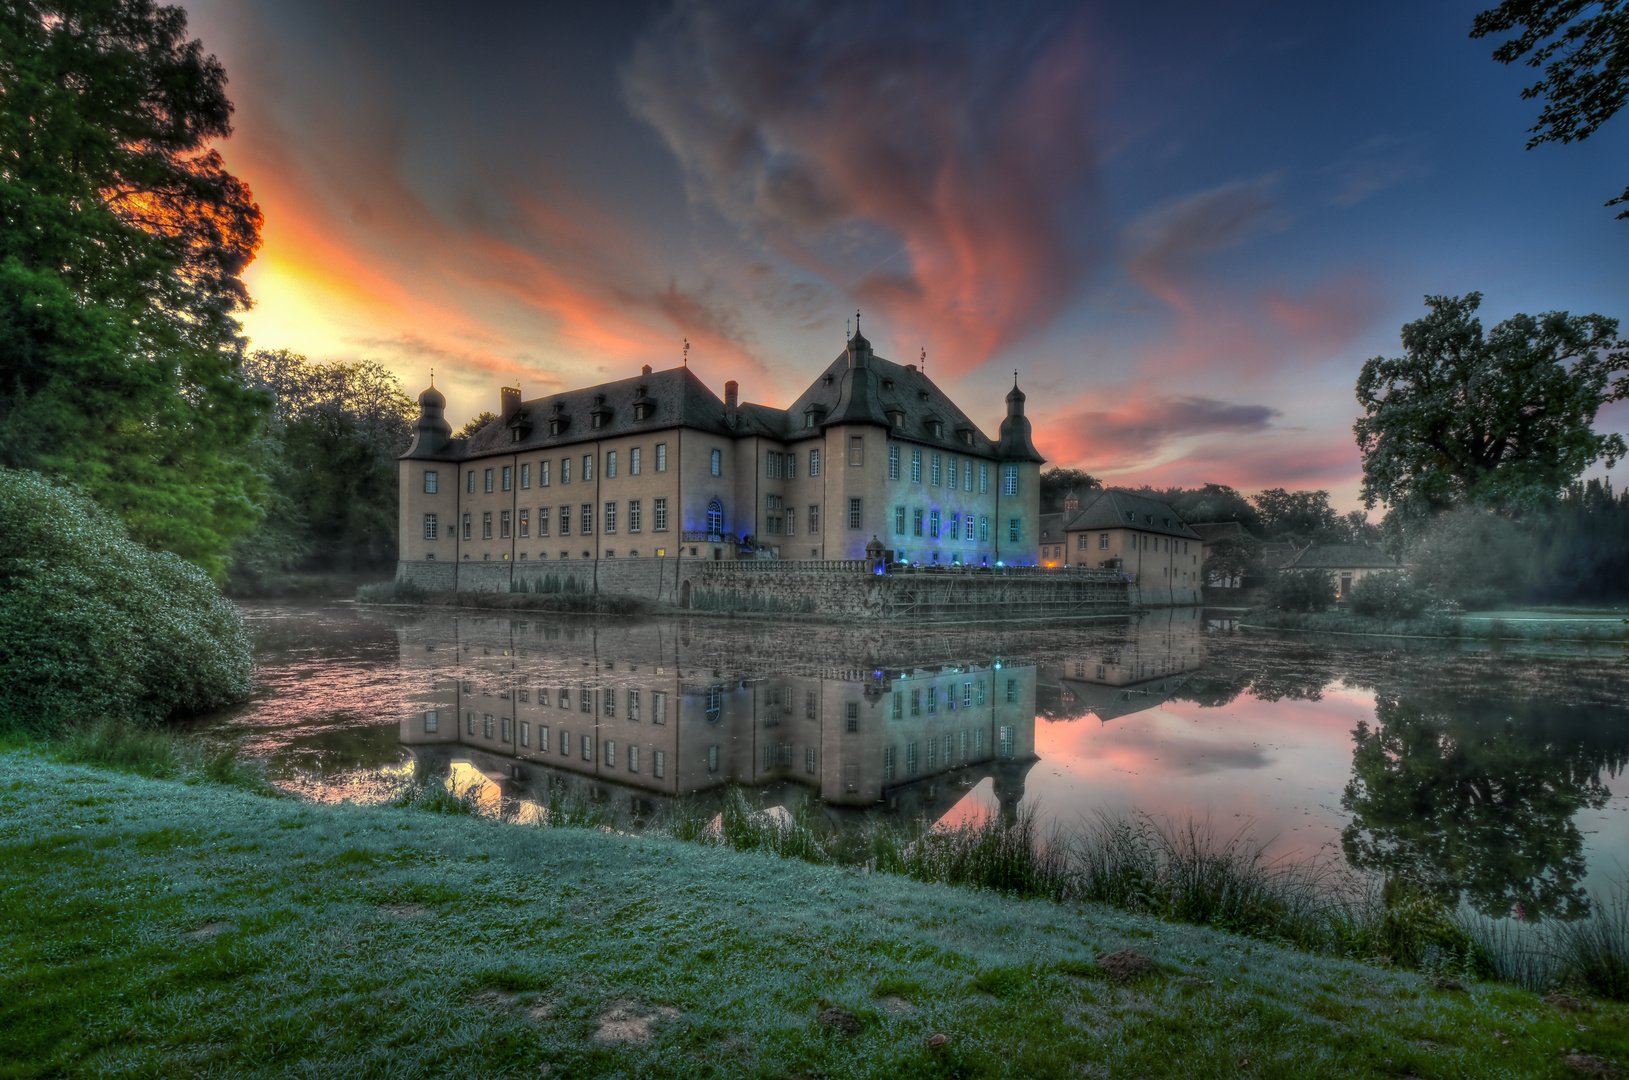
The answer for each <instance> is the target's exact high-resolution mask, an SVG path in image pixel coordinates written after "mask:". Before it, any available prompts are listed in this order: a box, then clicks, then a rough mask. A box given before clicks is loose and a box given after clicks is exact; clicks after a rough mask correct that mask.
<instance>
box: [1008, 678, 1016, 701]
mask: <svg viewBox="0 0 1629 1080" xmlns="http://www.w3.org/2000/svg"><path fill="white" fill-rule="evenodd" d="M1017 701H1018V680H1017V679H1008V680H1007V704H1009V705H1012V704H1014V703H1016V702H1017Z"/></svg>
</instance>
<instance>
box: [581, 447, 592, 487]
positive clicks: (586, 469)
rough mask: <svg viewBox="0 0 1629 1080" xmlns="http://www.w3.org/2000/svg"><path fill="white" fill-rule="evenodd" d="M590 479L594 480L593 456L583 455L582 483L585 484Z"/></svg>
mask: <svg viewBox="0 0 1629 1080" xmlns="http://www.w3.org/2000/svg"><path fill="white" fill-rule="evenodd" d="M592 479H594V455H593V454H584V455H583V483H585V484H586V483H588V482H589V481H590V480H592Z"/></svg>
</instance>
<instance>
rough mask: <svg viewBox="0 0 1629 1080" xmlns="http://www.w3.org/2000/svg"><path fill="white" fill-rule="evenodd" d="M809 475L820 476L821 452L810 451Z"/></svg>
mask: <svg viewBox="0 0 1629 1080" xmlns="http://www.w3.org/2000/svg"><path fill="white" fill-rule="evenodd" d="M809 475H810V476H819V475H820V451H819V450H810V451H809Z"/></svg>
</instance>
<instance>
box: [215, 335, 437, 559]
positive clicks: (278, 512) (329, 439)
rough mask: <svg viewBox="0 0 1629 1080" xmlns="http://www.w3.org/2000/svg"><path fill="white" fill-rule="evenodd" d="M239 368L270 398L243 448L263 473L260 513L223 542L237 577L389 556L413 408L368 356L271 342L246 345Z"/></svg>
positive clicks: (393, 551)
mask: <svg viewBox="0 0 1629 1080" xmlns="http://www.w3.org/2000/svg"><path fill="white" fill-rule="evenodd" d="M243 378H244V380H245V382H247V383H248V384H250V385H251V386H253V387H255V388H257V389H260V390H263V391H265V392H266V393H268V394H269V395H270V396H271V398H272V403H273V404H272V409H271V416H270V418H269V421H268V423H267V426H266V430H265V432H264V433H263V434H262V435H261V437H260V438H259V439H257V441H256V444H255V446H254V449H253V454H252V457H253V460H254V461H255V463H256V465H257V467H258V468H259V469H260V470H261V472H262V473H263V474H264V475H265V476H266V477H267V478H268V487H269V498H268V501H267V504H266V522H265V525H264V526H263V527H262V528H261V529H259V530H258V531H257V532H256V533H254V534H252V535H250V536H248V537H246V538H244V540H243V541H241V542H240V543H239V544H238V545H237V547H236V548H235V549H234V551H233V578H234V580H235V583H236V584H237V586H238V587H240V588H252V587H254V586H255V585H256V584H257V580H258V579H263V578H264V577H265V576H266V575H268V574H274V573H276V572H279V571H286V570H292V569H307V570H334V569H350V570H357V569H363V568H366V567H370V566H377V565H381V564H383V563H387V562H391V561H394V559H395V558H396V550H397V497H398V491H397V483H396V458H397V457H398V456H399V455H400V454H401V453H402V452H403V451H405V450H406V449H407V444H408V442H409V441H410V440H411V438H412V430H413V421H414V419H415V418H416V416H417V415H418V410H417V408H416V406H414V404H413V402H412V400H411V399H410V398H408V396H407V395H406V394H405V393H403V392H402V387H401V384H400V383H399V382H397V380H396V377H395V376H394V375H392V374H391V373H390V372H388V371H386V370H385V369H384V368H383V367H381V366H380V365H378V364H377V363H374V362H373V361H369V360H363V361H359V362H356V363H350V364H332V363H330V364H314V363H311V362H310V361H308V360H307V359H306V358H305V357H303V356H300V355H299V354H298V353H292V352H289V351H287V350H282V349H279V350H275V351H265V350H262V351H258V352H254V353H251V354H250V355H249V356H248V357H247V358H246V359H245V361H244V364H243Z"/></svg>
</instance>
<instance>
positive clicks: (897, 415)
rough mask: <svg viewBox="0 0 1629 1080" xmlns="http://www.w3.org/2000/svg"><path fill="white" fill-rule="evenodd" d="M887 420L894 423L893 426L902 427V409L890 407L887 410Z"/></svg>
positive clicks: (903, 424) (903, 416)
mask: <svg viewBox="0 0 1629 1080" xmlns="http://www.w3.org/2000/svg"><path fill="white" fill-rule="evenodd" d="M888 422H889V423H890V424H892V425H894V426H895V427H904V426H905V413H904V411H903V410H900V409H890V410H889V412H888Z"/></svg>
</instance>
